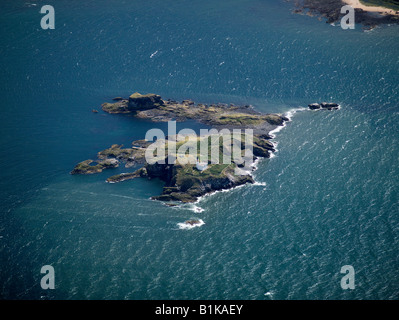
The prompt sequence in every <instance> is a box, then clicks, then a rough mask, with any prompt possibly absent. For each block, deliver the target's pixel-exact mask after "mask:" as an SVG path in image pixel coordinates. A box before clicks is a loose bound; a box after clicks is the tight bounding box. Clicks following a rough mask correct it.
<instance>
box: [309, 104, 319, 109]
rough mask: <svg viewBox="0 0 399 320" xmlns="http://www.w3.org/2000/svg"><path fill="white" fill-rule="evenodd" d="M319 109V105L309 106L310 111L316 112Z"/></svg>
mask: <svg viewBox="0 0 399 320" xmlns="http://www.w3.org/2000/svg"><path fill="white" fill-rule="evenodd" d="M320 108H321V105H320V104H319V103H312V104H309V109H310V110H317V109H320Z"/></svg>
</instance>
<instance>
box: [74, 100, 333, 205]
mask: <svg viewBox="0 0 399 320" xmlns="http://www.w3.org/2000/svg"><path fill="white" fill-rule="evenodd" d="M113 101H114V102H112V103H104V104H102V110H103V111H105V112H107V113H109V114H130V115H132V116H134V117H135V118H138V119H146V120H150V121H153V122H167V121H178V122H182V121H187V120H196V121H198V122H200V123H203V124H205V125H207V126H209V127H212V128H215V129H217V130H219V131H220V130H222V129H241V130H245V129H252V130H253V133H254V135H253V139H252V147H253V155H254V159H253V160H256V159H257V158H269V157H270V155H271V153H272V152H275V149H274V145H273V143H272V142H271V141H270V140H271V139H272V136H271V135H270V133H269V132H270V131H272V130H274V129H275V128H277V127H278V126H283V125H284V123H285V122H286V121H289V119H288V118H286V117H284V116H283V115H281V114H262V113H260V112H257V111H256V110H255V109H254V108H253V107H252V106H250V105H244V106H236V105H233V104H229V105H228V104H221V103H218V104H210V105H208V104H201V103H199V104H195V103H194V102H193V101H191V100H183V101H182V102H178V101H174V100H170V99H169V100H163V99H162V98H161V96H159V95H157V94H145V95H142V94H140V93H134V94H132V95H131V96H130V97H129V98H128V99H124V98H122V97H116V98H114V99H113ZM313 105H314V108H316V106H315V104H312V106H313ZM310 106H311V105H309V108H310V109H312V108H313V107H312V108H311V107H310ZM325 106H326V104H324V105H323V104H320V108H324V109H329V110H333V109H335V108H336V107H335V105H329V107H325ZM337 106H338V105H337ZM219 136H220V135H219ZM211 138H212V136H211V135H210V136H205V137H185V142H187V141H188V140H190V139H191V140H193V141H192V143H196V144H198V143H199V142H200V141H199V140H200V139H211ZM218 139H219V138H218ZM221 140H223V139H219V152H220V154H221V155H222V154H223V152H224V151H225V148H226V145H225V144H224V143H223V142H221ZM176 141H177V140H176V138H174V139H171V137H166V138H165V140H164V141H163V142H164V143H165V145H166V150H172V148H168V147H169V146H170V147H172V144H174V145H173V147H175V148H174V149H173V150H176V147H178V145H179V143H180V144H181V142H176ZM244 141H245V134H242V135H241V150H242V152H244V149H245V145H244ZM152 143H153V142H152V141H146V140H137V141H133V143H132V146H131V147H129V148H124V147H123V145H118V144H114V145H112V146H111V147H110V148H108V149H105V150H102V151H100V152H98V153H97V159H96V160H92V159H89V160H85V161H82V162H80V163H78V164H77V165H76V166H75V168H74V169H73V170H72V171H71V174H73V175H75V174H95V173H100V172H102V171H103V170H106V169H109V168H116V167H119V166H120V165H121V164H122V163H123V164H124V165H125V167H126V168H129V167H132V166H138V165H141V168H139V169H138V170H136V171H135V172H130V173H121V174H118V175H114V176H111V177H109V178H108V179H107V180H106V181H107V182H108V183H118V182H122V181H126V180H131V179H135V178H139V177H141V178H147V179H153V178H159V179H161V180H162V181H164V182H165V186H164V188H163V192H162V194H161V195H159V196H154V197H152V199H155V200H161V201H166V202H169V201H179V202H195V201H197V200H198V198H199V197H201V196H203V195H205V194H207V193H210V192H213V191H217V190H223V189H230V188H233V187H236V186H240V185H243V184H246V183H254V180H253V178H252V176H251V170H248V168H243V165H242V164H238V163H235V162H234V161H231V163H230V164H214V163H212V162H211V161H210V159H208V163H205V166H204V168H199V167H198V162H197V165H195V164H192V163H193V162H190V164H181V163H180V162H179V161H174V162H172V163H169V161H170V160H169V159H171V157H169V155H168V153H166V155H165V159H164V161H162V162H155V163H152V164H150V163H148V162H147V161H146V158H145V152H146V149H147V148H148V147H149V146H150V145H151V144H152ZM230 147H231V146H230ZM176 156H177V155H176ZM198 157H200V155H199V154H198ZM172 158H173V157H172ZM197 159H198V158H197ZM240 168H241V169H245V171H243V170H241V171H240V173H239V174H237V170H239V169H240Z"/></svg>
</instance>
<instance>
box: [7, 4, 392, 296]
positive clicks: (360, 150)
mask: <svg viewBox="0 0 399 320" xmlns="http://www.w3.org/2000/svg"><path fill="white" fill-rule="evenodd" d="M35 3H36V4H37V6H31V5H29V4H27V2H26V1H12V2H11V1H8V2H3V3H2V4H1V5H0V8H1V15H2V19H1V20H0V24H1V30H2V31H1V32H0V43H1V46H0V68H1V70H2V72H1V73H0V77H1V83H2V85H1V87H0V93H1V97H2V99H1V109H0V112H1V117H0V122H1V123H0V124H1V125H0V146H1V158H0V159H1V160H0V190H1V195H0V197H1V198H0V203H1V224H0V259H1V260H0V261H1V273H0V296H1V297H2V298H7V299H398V298H399V288H398V283H399V274H398V270H399V260H398V249H399V217H398V213H399V199H398V186H399V184H398V179H399V167H398V159H399V135H398V121H399V104H398V100H399V56H398V52H399V41H398V38H399V28H398V26H390V27H384V28H378V29H375V30H373V31H372V32H362V31H361V27H360V26H358V27H357V29H356V30H346V31H343V30H342V29H340V28H339V27H333V26H331V25H329V24H325V23H324V22H320V21H318V20H317V19H316V18H311V17H308V16H301V15H294V14H291V9H292V6H291V4H289V3H285V2H283V1H271V0H270V1H266V0H263V1H260V0H258V1H255V0H234V1H215V0H212V1H204V0H202V1H169V0H164V1H155V0H152V1H151V0H150V1H148V0H147V1H139V0H137V1H123V0H118V1H112V3H111V1H105V0H102V1H101V0H100V1H98V0H97V1H84V3H82V2H78V1H62V0H61V1H56V2H55V1H54V2H53V3H51V1H50V2H47V1H46V2H45V3H44V2H43V1H37V2H35ZM44 4H53V5H54V7H55V11H56V29H55V30H46V31H44V30H42V29H40V19H41V15H40V13H39V10H40V6H41V5H44ZM134 91H139V92H142V93H146V92H155V93H158V94H161V95H162V96H163V97H164V98H172V99H179V100H181V99H185V98H190V99H193V100H195V101H197V102H204V103H209V102H225V103H237V104H239V103H251V104H253V105H254V106H255V107H256V108H257V109H258V110H260V111H263V112H289V111H291V112H290V114H292V122H290V123H288V124H287V126H286V128H284V129H283V130H281V131H280V132H278V133H276V138H275V140H276V143H278V146H277V148H278V152H277V154H276V156H275V157H274V158H272V159H270V160H263V161H261V162H260V163H259V164H258V170H257V171H256V174H255V177H256V180H257V181H258V182H259V183H258V184H256V185H252V186H244V187H241V188H238V189H235V190H232V191H229V192H222V193H217V194H215V195H212V196H209V197H205V198H204V199H203V200H201V201H200V203H198V204H196V206H192V205H188V206H183V207H181V208H170V207H167V206H164V205H163V204H162V203H160V202H155V201H151V200H149V197H150V196H151V195H156V194H159V193H160V192H161V190H162V183H161V182H160V181H155V180H153V181H147V180H134V181H129V182H124V183H121V184H114V185H109V184H106V183H105V182H104V181H105V179H106V178H107V177H108V176H110V175H111V174H114V173H118V172H122V170H123V168H122V169H115V170H113V171H109V172H105V173H102V174H99V175H93V176H71V175H69V172H70V171H71V170H72V168H73V166H74V165H75V164H76V163H77V162H79V161H82V160H85V159H88V158H92V157H94V156H95V155H96V153H97V152H98V151H99V150H102V149H104V148H107V147H109V146H110V145H111V144H114V143H118V144H121V143H123V144H125V145H129V144H130V143H131V141H133V140H136V139H141V138H143V137H144V135H145V133H146V131H147V130H148V129H150V128H153V127H160V128H166V125H165V124H153V123H149V122H141V121H138V120H135V119H133V118H131V117H127V116H120V115H108V114H104V113H102V112H100V113H98V114H94V113H92V112H91V110H92V109H93V108H94V109H100V105H101V103H102V102H104V101H108V100H110V99H111V98H112V97H114V96H127V95H128V94H130V93H132V92H134ZM324 100H331V101H335V102H339V103H340V104H342V108H341V110H339V111H336V112H311V111H303V110H302V108H303V107H305V106H306V105H307V104H308V103H311V102H316V101H324ZM295 111H296V112H295ZM189 125H190V126H192V124H189ZM181 127H184V124H181ZM196 128H199V126H198V127H196ZM198 208H201V209H203V211H202V212H197V211H196V209H197V210H198ZM199 211H201V210H199ZM189 218H200V219H202V220H203V221H204V222H205V224H204V225H203V226H201V227H200V228H194V229H191V230H181V229H180V228H179V225H178V224H179V223H181V222H183V221H185V220H187V219H189ZM43 265H52V266H53V267H54V269H55V277H56V278H55V279H56V280H55V281H56V289H55V290H47V291H45V290H42V289H41V287H40V279H41V276H42V275H41V274H40V269H41V267H42V266H43ZM343 265H352V266H353V267H354V268H355V271H356V289H355V290H350V291H344V290H342V289H341V287H340V280H341V277H342V276H343V275H341V274H340V269H341V267H342V266H343Z"/></svg>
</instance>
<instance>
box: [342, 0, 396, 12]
mask: <svg viewBox="0 0 399 320" xmlns="http://www.w3.org/2000/svg"><path fill="white" fill-rule="evenodd" d="M342 1H343V2H345V3H347V4H348V5H350V6H352V7H353V8H355V9H362V10H364V11H368V12H380V13H383V14H391V15H395V16H399V11H395V10H393V9H389V8H385V7H373V6H366V5H364V4H362V3H361V2H360V1H359V0H342Z"/></svg>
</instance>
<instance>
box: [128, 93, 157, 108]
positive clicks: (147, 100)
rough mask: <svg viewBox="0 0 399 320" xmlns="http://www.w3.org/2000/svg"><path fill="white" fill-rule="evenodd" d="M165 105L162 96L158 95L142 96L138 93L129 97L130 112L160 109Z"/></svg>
mask: <svg viewBox="0 0 399 320" xmlns="http://www.w3.org/2000/svg"><path fill="white" fill-rule="evenodd" d="M163 105H164V102H163V100H162V99H161V96H159V95H157V94H151V93H150V94H145V95H142V94H140V93H138V92H136V93H134V94H132V95H131V96H130V97H129V104H128V109H129V110H130V111H141V110H149V109H154V108H158V107H160V106H163Z"/></svg>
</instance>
